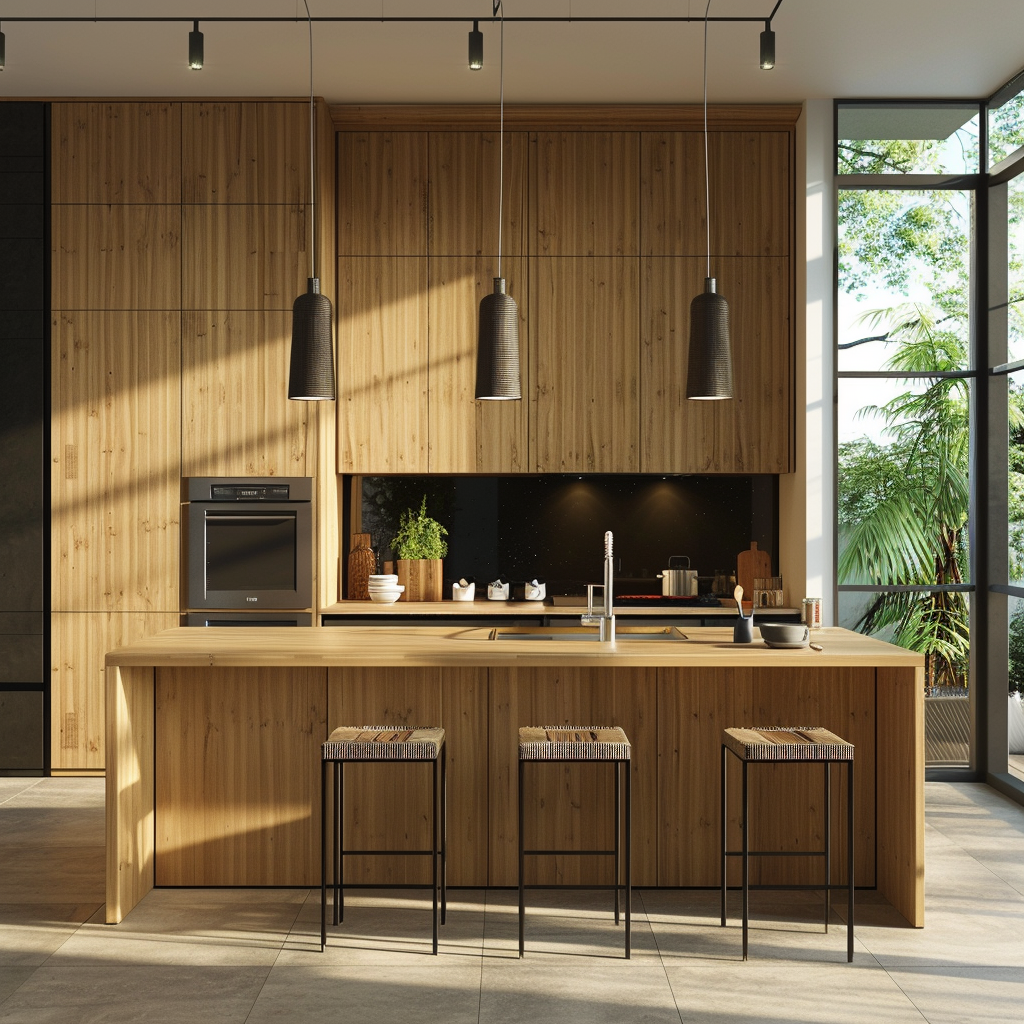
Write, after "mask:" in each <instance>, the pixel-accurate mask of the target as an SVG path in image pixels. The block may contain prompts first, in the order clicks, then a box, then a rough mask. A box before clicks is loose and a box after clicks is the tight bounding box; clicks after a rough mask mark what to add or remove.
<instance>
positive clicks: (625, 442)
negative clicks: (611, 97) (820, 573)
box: [335, 107, 796, 473]
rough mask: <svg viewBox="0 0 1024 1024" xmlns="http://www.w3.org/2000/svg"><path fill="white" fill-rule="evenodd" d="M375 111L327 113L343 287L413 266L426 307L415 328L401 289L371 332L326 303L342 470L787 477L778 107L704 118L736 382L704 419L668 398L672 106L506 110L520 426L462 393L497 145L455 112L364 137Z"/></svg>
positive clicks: (507, 244)
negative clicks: (420, 275) (331, 324)
mask: <svg viewBox="0 0 1024 1024" xmlns="http://www.w3.org/2000/svg"><path fill="white" fill-rule="evenodd" d="M374 116H375V114H374V112H371V111H366V110H362V109H360V110H357V111H354V112H349V111H346V110H345V109H343V108H336V110H335V118H336V124H337V125H338V127H339V129H340V130H339V132H338V161H339V163H338V253H339V257H340V258H341V264H339V266H340V267H341V268H342V270H341V273H342V275H345V274H347V273H350V271H348V270H346V269H344V268H345V267H347V266H348V264H347V263H346V260H347V259H349V258H350V257H352V258H354V257H357V256H358V257H366V256H383V255H390V256H405V257H410V258H411V257H416V258H418V259H423V260H425V261H426V268H427V270H426V275H427V284H426V296H425V298H424V300H423V301H420V302H418V303H416V306H417V307H418V308H417V309H416V310H415V314H416V317H417V319H416V322H415V323H413V322H412V320H411V319H410V318H409V314H410V312H411V308H410V307H411V305H412V303H411V297H410V296H409V294H407V293H406V294H403V295H402V297H401V309H400V310H398V309H382V310H381V311H380V313H379V315H378V317H377V321H378V325H379V328H378V329H377V330H376V331H373V330H369V331H368V330H367V327H366V324H365V321H364V319H363V305H364V303H363V301H362V300H359V299H357V300H356V302H355V303H354V306H355V309H354V311H349V310H346V309H343V308H342V303H340V302H339V347H340V349H341V354H340V357H339V363H340V364H341V365H344V367H345V370H346V372H347V373H348V374H350V375H348V376H346V375H345V373H343V374H342V382H343V383H342V391H343V392H344V397H343V401H342V402H341V403H339V416H338V423H339V433H338V470H339V472H344V473H392V472H423V471H425V469H427V470H429V471H431V472H449V473H474V472H484V473H499V472H500V473H515V472H597V473H601V472H603V473H629V472H634V473H635V472H645V473H659V472H660V473H678V472H708V473H785V472H789V471H791V470H792V468H793V442H792V434H793V423H794V410H793V381H792V374H793V365H794V364H793V344H794V343H793V331H792V323H791V320H792V317H791V311H792V304H793V280H794V278H793V271H792V260H793V247H792V238H793V230H794V225H793V216H794V212H793V211H794V206H793V166H792V147H793V128H794V124H795V119H796V111H795V109H791V108H784V109H783V108H771V107H768V108H764V109H763V110H754V109H753V108H721V109H716V110H715V111H713V112H712V124H711V134H710V141H709V163H710V168H711V207H712V216H711V226H712V234H711V250H712V254H713V257H714V260H713V266H712V273H713V274H714V275H715V276H716V278H717V279H718V281H719V290H720V291H721V292H722V293H723V294H724V295H725V296H726V298H727V299H728V300H729V303H730V310H731V313H732V318H733V325H732V328H733V329H732V335H733V348H734V373H735V378H736V387H737V397H736V400H734V401H732V402H725V403H712V404H713V405H714V408H710V407H709V403H695V402H688V401H687V400H686V399H685V388H686V370H687V345H688V341H689V303H690V301H691V300H692V299H693V298H694V297H695V296H696V295H698V294H699V293H700V292H701V291H702V290H703V285H704V276H705V271H704V270H701V271H700V272H699V273H698V272H697V270H696V268H697V264H698V258H699V257H701V256H705V255H706V214H705V199H704V139H703V134H702V132H701V131H699V130H698V128H699V126H700V124H699V120H698V118H696V117H692V116H689V113H688V111H687V110H686V109H685V108H680V110H679V111H678V112H677V113H676V114H675V116H674V118H673V115H671V114H669V113H667V112H665V111H660V112H659V111H655V110H652V109H645V110H634V109H632V108H626V107H622V108H588V107H576V108H543V109H539V108H536V109H535V108H524V109H522V110H519V111H515V112H512V113H511V115H510V123H511V130H510V131H509V132H508V133H507V136H506V152H505V200H506V205H505V223H504V224H503V225H502V239H503V243H502V247H503V252H504V254H505V255H506V256H507V257H511V258H509V259H508V268H509V269H508V270H507V271H506V277H507V278H508V279H509V291H510V293H511V294H512V295H513V297H514V298H515V299H516V300H517V302H518V303H519V304H520V309H521V311H523V315H524V317H525V318H526V323H527V325H528V331H525V332H522V331H521V336H520V361H521V365H522V384H523V399H524V404H527V405H528V406H529V408H528V411H527V414H526V415H525V416H523V415H522V413H521V412H519V411H517V410H516V408H515V403H493V405H495V406H502V408H501V409H500V410H492V408H491V405H492V403H476V402H474V400H473V391H472V389H473V386H474V383H475V362H476V351H475V350H476V317H477V309H478V306H479V302H480V299H481V298H482V297H483V295H484V294H485V293H486V292H488V291H490V281H489V278H490V277H492V276H493V275H494V273H495V270H494V269H491V266H490V263H489V261H488V259H487V255H488V254H489V253H492V254H493V248H492V246H493V245H494V241H493V239H494V236H495V235H496V233H497V208H496V207H497V204H496V202H495V201H494V199H493V196H494V187H495V183H496V177H497V174H496V171H497V167H496V164H497V154H496V152H495V149H496V136H495V133H494V132H493V131H491V130H488V129H484V128H483V127H482V124H481V122H482V118H481V117H480V116H479V115H471V114H470V113H469V112H468V111H467V110H465V109H462V108H451V109H448V110H446V108H386V109H384V110H381V111H380V112H378V113H377V114H376V116H378V117H379V120H380V126H381V128H380V130H374V129H373V126H372V120H373V117H374ZM446 118H447V123H446ZM417 124H418V125H419V126H420V127H421V129H422V130H420V131H414V130H411V129H412V128H413V127H415V126H416V125H417ZM399 126H400V127H401V128H402V129H403V130H397V128H398V127H399ZM627 126H628V127H627ZM519 254H524V256H525V262H524V263H522V264H520V263H518V262H516V260H515V257H516V256H518V255H519ZM685 257H693V258H694V259H693V260H692V261H691V262H687V260H686V259H685ZM457 258H461V259H457ZM513 277H515V278H517V280H516V281H513V280H512V278H513ZM524 283H525V285H526V287H525V288H524V287H523V284H524ZM346 294H347V293H346V289H345V288H344V286H342V287H341V288H339V295H346ZM382 302H383V303H384V304H385V305H386V306H388V305H390V304H391V303H392V302H393V298H392V299H382ZM395 321H400V322H401V323H402V324H403V325H404V328H405V329H404V332H403V331H399V330H396V329H395V323H394V322H395ZM370 338H372V342H368V341H367V339H370ZM350 344H351V345H355V347H354V348H353V349H352V351H351V353H346V351H345V349H346V346H347V345H350ZM410 346H415V351H416V354H417V357H418V358H417V361H416V362H415V374H412V373H411V368H410ZM368 355H369V358H367V356H368ZM396 381H397V382H398V383H399V384H400V390H401V397H400V398H399V397H398V396H396V395H395V394H394V392H393V389H394V387H395V383H396ZM407 382H411V383H409V384H408V386H407ZM414 398H415V400H416V401H417V404H418V407H417V408H416V409H415V410H412V409H410V407H409V405H408V403H409V401H411V400H413V399H414ZM698 406H699V408H698ZM389 416H394V417H397V420H398V422H399V423H401V424H402V426H403V429H402V430H400V431H399V430H396V429H394V428H393V427H392V426H391V425H390V424H389V423H387V422H385V421H386V420H387V419H388V418H389ZM410 421H412V422H413V423H414V424H415V426H414V428H413V429H412V430H406V429H404V427H405V426H406V425H407V424H409V422H410ZM424 447H425V448H426V451H427V460H426V466H425V467H424V465H423V462H422V451H423V449H424Z"/></svg>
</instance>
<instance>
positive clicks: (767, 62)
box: [761, 21, 775, 71]
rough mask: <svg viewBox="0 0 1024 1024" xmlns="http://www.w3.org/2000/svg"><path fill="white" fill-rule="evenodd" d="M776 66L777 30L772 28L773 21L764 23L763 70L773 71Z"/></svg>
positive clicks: (762, 41)
mask: <svg viewBox="0 0 1024 1024" xmlns="http://www.w3.org/2000/svg"><path fill="white" fill-rule="evenodd" d="M773 67H775V32H774V31H773V30H772V23H771V22H770V21H766V22H765V23H764V31H763V32H762V33H761V70H762V71H771V69H772V68H773Z"/></svg>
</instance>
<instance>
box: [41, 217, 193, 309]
mask: <svg viewBox="0 0 1024 1024" xmlns="http://www.w3.org/2000/svg"><path fill="white" fill-rule="evenodd" d="M51 214H52V238H53V243H52V250H53V259H52V266H51V273H52V282H51V291H52V303H53V308H54V309H61V310H70V309H178V308H179V307H180V305H181V214H180V208H179V207H178V206H138V205H125V206H116V205H115V206H57V205H55V206H53V207H52V210H51Z"/></svg>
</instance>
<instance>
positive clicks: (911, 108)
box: [837, 103, 978, 174]
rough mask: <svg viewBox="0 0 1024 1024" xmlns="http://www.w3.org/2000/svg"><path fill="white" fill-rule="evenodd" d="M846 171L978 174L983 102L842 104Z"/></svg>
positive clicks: (841, 155)
mask: <svg viewBox="0 0 1024 1024" xmlns="http://www.w3.org/2000/svg"><path fill="white" fill-rule="evenodd" d="M838 127H839V133H838V137H839V143H838V154H837V155H838V168H839V173H840V174H977V172H978V106H977V104H973V103H966V104H964V103H953V104H937V103H924V104H914V105H906V106H893V105H885V106H876V105H871V104H865V103H855V104H841V105H840V106H839V113H838Z"/></svg>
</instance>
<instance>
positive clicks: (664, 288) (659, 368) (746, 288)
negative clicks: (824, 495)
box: [640, 257, 793, 473]
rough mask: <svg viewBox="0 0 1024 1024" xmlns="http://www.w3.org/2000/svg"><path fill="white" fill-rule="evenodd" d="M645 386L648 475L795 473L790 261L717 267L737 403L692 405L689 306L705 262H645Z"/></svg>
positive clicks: (734, 261) (736, 261)
mask: <svg viewBox="0 0 1024 1024" xmlns="http://www.w3.org/2000/svg"><path fill="white" fill-rule="evenodd" d="M641 262H642V264H643V339H642V342H643V343H642V346H641V351H642V355H641V385H640V393H641V395H642V396H643V403H642V406H643V415H642V428H641V434H642V438H643V444H642V455H641V460H640V470H641V472H644V473H788V472H791V471H792V469H793V343H792V336H791V330H790V320H789V310H790V308H791V301H790V287H791V286H790V281H789V269H788V268H789V261H788V259H785V258H762V259H743V258H731V259H722V258H719V259H716V260H714V261H713V262H712V272H713V273H715V274H716V275H717V282H718V291H719V292H720V293H721V294H722V295H723V296H724V297H725V298H726V300H727V301H728V303H729V316H730V334H731V340H732V360H733V393H734V396H735V397H734V398H733V399H731V400H726V401H721V402H694V401H690V400H688V399H687V397H686V373H687V363H688V357H689V341H690V302H691V301H692V300H693V298H694V296H696V295H698V294H699V293H700V292H701V291H703V288H704V275H705V273H706V271H707V264H706V263H705V261H704V260H703V259H701V258H699V257H698V258H686V257H647V258H645V259H643V260H642V261H641Z"/></svg>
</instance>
